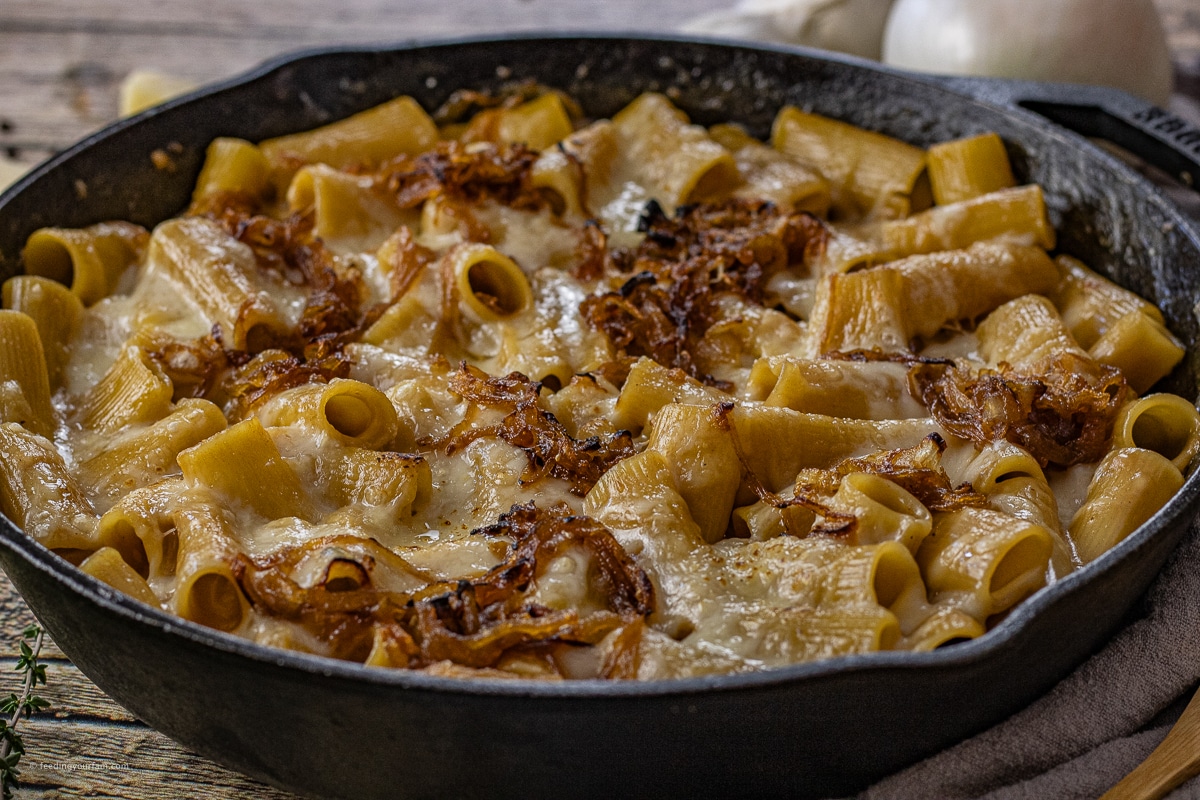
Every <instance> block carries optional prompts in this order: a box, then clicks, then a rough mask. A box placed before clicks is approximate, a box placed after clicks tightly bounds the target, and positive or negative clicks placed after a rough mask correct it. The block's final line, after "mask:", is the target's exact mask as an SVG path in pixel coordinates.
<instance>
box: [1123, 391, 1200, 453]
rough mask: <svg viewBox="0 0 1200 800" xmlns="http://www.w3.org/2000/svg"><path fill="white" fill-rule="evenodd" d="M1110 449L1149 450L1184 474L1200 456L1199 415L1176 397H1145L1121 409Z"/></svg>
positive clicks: (1194, 409)
mask: <svg viewBox="0 0 1200 800" xmlns="http://www.w3.org/2000/svg"><path fill="white" fill-rule="evenodd" d="M1113 447H1114V448H1122V447H1137V448H1142V449H1144V450H1152V451H1154V452H1155V453H1158V454H1159V455H1160V456H1162V457H1163V458H1165V459H1167V460H1168V461H1170V462H1171V463H1172V464H1174V465H1175V468H1176V469H1177V470H1179V471H1180V472H1183V471H1185V470H1186V469H1187V468H1188V466H1189V465H1191V463H1192V460H1193V459H1194V458H1195V457H1196V453H1197V452H1200V413H1197V411H1196V407H1195V406H1194V405H1192V404H1191V403H1189V402H1188V401H1187V400H1184V399H1183V398H1182V397H1180V396H1179V395H1176V394H1165V393H1164V394H1149V395H1146V396H1145V397H1142V398H1139V399H1137V400H1134V401H1133V402H1131V403H1127V404H1125V405H1124V406H1123V407H1122V408H1121V411H1120V413H1119V414H1118V415H1117V420H1116V422H1115V423H1114V425H1113Z"/></svg>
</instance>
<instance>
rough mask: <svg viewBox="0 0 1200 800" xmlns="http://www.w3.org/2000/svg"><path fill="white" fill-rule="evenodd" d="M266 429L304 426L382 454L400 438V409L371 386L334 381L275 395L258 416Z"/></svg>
mask: <svg viewBox="0 0 1200 800" xmlns="http://www.w3.org/2000/svg"><path fill="white" fill-rule="evenodd" d="M256 413H257V416H258V418H259V419H260V420H261V421H262V423H263V424H264V425H268V426H287V425H295V424H298V423H299V424H303V425H306V426H308V427H309V429H310V430H317V431H321V432H323V433H325V434H326V435H327V436H330V437H332V438H333V439H334V440H336V441H338V442H340V443H341V444H344V445H347V446H352V447H361V448H365V449H368V450H379V449H382V448H383V447H384V446H386V445H387V444H389V443H390V442H391V441H392V440H393V439H395V438H396V434H397V433H398V432H399V429H400V419H399V417H398V416H397V414H396V407H395V406H393V405H392V401H391V400H389V399H388V398H387V395H385V394H384V393H383V392H381V391H379V390H378V389H376V388H375V387H374V386H372V385H371V384H369V383H363V382H362V381H356V380H351V379H348V378H334V379H333V380H332V381H330V382H329V383H324V384H322V383H312V384H308V385H305V386H299V387H297V388H295V389H289V390H287V391H286V392H281V393H280V394H277V395H275V396H274V397H273V398H271V399H270V400H268V401H267V402H266V403H264V404H263V405H262V407H261V408H260V409H259V410H258V411H257V412H256Z"/></svg>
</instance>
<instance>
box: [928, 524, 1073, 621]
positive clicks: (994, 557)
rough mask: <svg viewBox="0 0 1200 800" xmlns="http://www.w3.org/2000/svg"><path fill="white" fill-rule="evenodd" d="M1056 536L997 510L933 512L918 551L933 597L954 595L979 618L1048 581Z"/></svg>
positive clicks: (959, 603)
mask: <svg viewBox="0 0 1200 800" xmlns="http://www.w3.org/2000/svg"><path fill="white" fill-rule="evenodd" d="M1053 545H1054V540H1053V537H1052V535H1051V534H1050V532H1049V531H1048V530H1046V528H1045V527H1044V526H1042V525H1037V524H1034V523H1031V522H1027V521H1024V520H1018V519H1016V518H1015V517H1010V516H1009V515H1007V514H1003V513H1001V512H999V511H993V510H991V509H984V508H964V509H960V510H958V511H950V512H945V513H939V514H936V515H935V516H934V523H933V533H931V534H930V535H929V536H928V537H927V538H926V539H925V542H924V543H923V544H922V545H921V549H920V550H919V551H918V552H917V562H918V563H919V564H920V565H921V574H923V575H924V576H925V582H926V584H927V585H928V586H929V592H930V599H931V600H933V601H934V602H937V601H938V600H939V599H941V598H950V597H953V598H955V601H956V604H957V605H959V607H960V608H962V610H963V611H965V612H966V613H968V614H970V615H971V616H973V617H975V619H977V620H979V621H980V622H983V621H985V620H986V619H987V618H988V617H989V616H991V615H992V614H998V613H1000V612H1001V611H1005V610H1007V609H1009V608H1011V607H1012V606H1013V605H1015V604H1016V603H1017V602H1019V601H1020V600H1023V599H1024V598H1025V597H1026V596H1027V595H1029V594H1030V593H1032V592H1034V591H1035V590H1037V589H1039V588H1041V587H1042V585H1044V584H1045V582H1046V568H1047V566H1048V565H1049V563H1050V556H1051V553H1052V550H1053Z"/></svg>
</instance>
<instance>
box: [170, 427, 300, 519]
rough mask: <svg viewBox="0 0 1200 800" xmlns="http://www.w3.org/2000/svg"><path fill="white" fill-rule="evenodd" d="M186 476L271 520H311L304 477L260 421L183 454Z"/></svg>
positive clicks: (236, 429)
mask: <svg viewBox="0 0 1200 800" xmlns="http://www.w3.org/2000/svg"><path fill="white" fill-rule="evenodd" d="M179 467H180V469H182V470H183V477H184V478H186V479H187V480H188V481H189V482H190V483H192V484H193V485H197V484H200V485H204V486H207V487H210V488H212V489H213V490H215V491H216V492H217V493H218V494H219V495H220V496H222V497H224V498H226V499H227V500H229V501H232V502H235V503H237V504H239V505H241V506H243V507H245V508H251V509H253V510H254V511H255V512H256V513H258V514H259V515H260V516H262V517H265V518H266V519H279V518H281V517H301V518H304V519H311V518H312V516H313V510H312V506H311V504H310V502H309V499H308V496H307V494H306V493H305V491H304V487H303V486H302V485H301V484H300V479H299V477H297V475H296V473H295V472H294V471H293V470H292V468H291V467H290V466H288V463H287V462H286V461H284V460H283V456H282V455H280V453H279V448H277V447H276V446H275V442H274V441H272V440H271V437H270V435H269V434H268V433H267V431H266V430H265V429H264V428H263V426H262V423H261V422H259V421H258V418H257V417H251V418H250V419H248V420H245V421H244V422H239V423H238V424H236V425H234V426H232V427H230V428H227V429H225V430H224V431H222V432H221V433H218V434H216V435H215V436H210V437H209V438H207V439H205V440H204V441H203V442H201V443H200V444H198V445H196V446H195V447H190V448H188V449H187V450H184V451H183V452H181V453H180V454H179Z"/></svg>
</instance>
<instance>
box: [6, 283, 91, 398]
mask: <svg viewBox="0 0 1200 800" xmlns="http://www.w3.org/2000/svg"><path fill="white" fill-rule="evenodd" d="M3 295H4V307H5V308H8V309H12V310H13V311H20V312H21V313H22V314H27V315H28V316H29V317H30V318H31V319H32V320H33V322H34V324H35V325H36V326H37V332H38V339H39V340H40V341H41V343H42V355H43V356H44V357H45V359H46V374H47V376H48V378H49V380H50V388H51V389H56V388H58V387H59V386H62V381H63V368H64V366H65V365H66V363H67V359H68V354H67V345H68V344H69V343H70V341H71V339H72V338H73V337H74V336H75V334H76V332H78V330H79V324H80V319H81V317H82V316H83V304H82V303H80V302H79V298H78V297H77V296H76V295H75V294H73V293H72V292H71V291H70V290H69V289H67V288H66V287H65V286H63V285H62V284H61V283H59V282H58V281H53V280H50V279H49V278H41V277H38V276H36V275H17V276H16V277H13V278H9V279H8V280H7V281H5V282H4V287H3Z"/></svg>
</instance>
